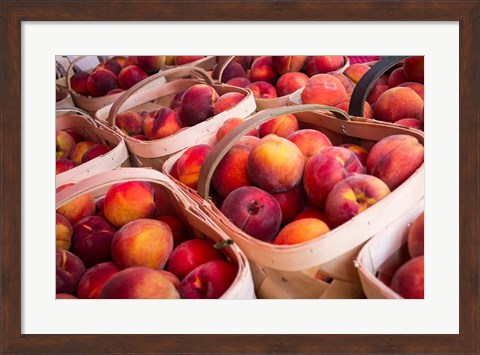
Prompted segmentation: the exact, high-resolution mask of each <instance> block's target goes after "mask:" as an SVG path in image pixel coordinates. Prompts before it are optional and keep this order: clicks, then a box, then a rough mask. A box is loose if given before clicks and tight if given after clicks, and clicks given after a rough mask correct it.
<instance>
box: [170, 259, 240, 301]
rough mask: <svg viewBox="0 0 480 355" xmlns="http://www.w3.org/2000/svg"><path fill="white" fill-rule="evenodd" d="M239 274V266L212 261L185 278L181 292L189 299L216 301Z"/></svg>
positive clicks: (181, 284)
mask: <svg viewBox="0 0 480 355" xmlns="http://www.w3.org/2000/svg"><path fill="white" fill-rule="evenodd" d="M237 273H238V266H237V265H236V264H234V263H233V262H228V261H225V260H211V261H209V262H206V263H204V264H202V265H200V266H197V267H196V268H195V269H193V270H192V271H190V273H189V274H188V275H187V276H185V277H184V279H183V280H182V282H181V283H180V287H179V292H180V295H181V297H182V298H187V299H216V298H219V297H221V296H222V295H223V294H224V293H225V292H226V291H227V290H228V289H229V288H230V286H231V285H232V283H233V281H234V280H235V278H236V276H237Z"/></svg>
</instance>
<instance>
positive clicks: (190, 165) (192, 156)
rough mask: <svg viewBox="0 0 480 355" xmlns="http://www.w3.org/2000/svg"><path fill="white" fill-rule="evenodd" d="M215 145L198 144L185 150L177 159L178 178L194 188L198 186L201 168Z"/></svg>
mask: <svg viewBox="0 0 480 355" xmlns="http://www.w3.org/2000/svg"><path fill="white" fill-rule="evenodd" d="M212 150H213V147H212V146H211V145H208V144H197V145H194V146H193V147H190V148H188V149H187V150H185V151H184V152H183V153H182V155H181V156H180V157H179V158H178V161H177V174H178V180H179V181H180V182H182V183H183V184H185V185H187V186H188V187H190V188H192V189H196V188H197V183H198V178H199V176H200V169H201V167H202V164H203V162H204V161H205V158H206V157H207V155H208V154H210V152H211V151H212Z"/></svg>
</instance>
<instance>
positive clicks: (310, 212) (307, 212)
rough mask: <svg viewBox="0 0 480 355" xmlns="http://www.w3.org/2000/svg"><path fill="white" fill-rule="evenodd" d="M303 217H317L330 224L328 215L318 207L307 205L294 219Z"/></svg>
mask: <svg viewBox="0 0 480 355" xmlns="http://www.w3.org/2000/svg"><path fill="white" fill-rule="evenodd" d="M303 218H316V219H319V220H321V221H323V222H325V223H326V224H327V225H328V226H330V222H329V221H328V218H327V215H326V214H325V211H324V210H321V209H320V208H318V207H311V206H310V207H309V206H307V207H305V208H304V209H303V210H302V211H301V212H300V213H299V214H297V215H296V216H295V218H294V219H293V220H294V221H296V220H298V219H303Z"/></svg>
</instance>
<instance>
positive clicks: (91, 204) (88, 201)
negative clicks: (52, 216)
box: [57, 184, 95, 226]
mask: <svg viewBox="0 0 480 355" xmlns="http://www.w3.org/2000/svg"><path fill="white" fill-rule="evenodd" d="M69 185H71V184H66V185H62V186H60V187H58V188H57V192H60V191H62V190H64V189H65V188H67V187H68V186H69ZM57 213H60V214H61V215H62V216H64V217H65V218H66V219H68V221H69V222H70V223H71V225H72V226H73V225H75V223H77V222H78V221H79V220H80V219H82V218H83V217H87V216H93V215H94V214H95V201H94V200H93V195H92V194H91V193H90V192H87V193H84V194H82V195H80V196H78V197H75V198H74V199H72V200H70V201H68V202H67V203H65V204H63V205H62V206H60V207H59V208H57Z"/></svg>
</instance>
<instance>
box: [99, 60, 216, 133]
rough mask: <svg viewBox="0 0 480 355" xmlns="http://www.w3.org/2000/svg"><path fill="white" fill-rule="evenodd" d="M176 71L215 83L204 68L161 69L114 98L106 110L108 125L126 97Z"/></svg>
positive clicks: (211, 83)
mask: <svg viewBox="0 0 480 355" xmlns="http://www.w3.org/2000/svg"><path fill="white" fill-rule="evenodd" d="M178 73H180V74H181V75H188V74H190V75H191V76H192V77H195V78H197V79H199V80H201V81H204V82H205V83H207V84H208V85H213V84H215V82H214V81H213V79H212V78H211V77H210V75H209V74H208V73H207V72H206V71H205V70H204V69H202V68H199V67H193V66H185V67H177V68H172V69H168V70H162V71H160V72H158V73H156V74H153V75H150V76H149V77H147V78H145V79H143V80H142V81H140V82H138V83H136V84H135V85H133V86H132V87H131V88H129V89H128V90H126V91H125V92H124V93H122V95H120V97H119V98H118V99H117V100H115V102H114V103H113V104H112V107H111V108H110V111H109V112H108V117H107V122H108V124H109V125H110V127H112V128H115V118H116V116H117V113H118V111H119V110H120V108H121V107H122V105H123V104H124V102H125V101H127V100H128V98H129V97H130V96H132V95H133V94H134V93H135V92H137V91H138V90H140V89H141V88H143V87H145V86H146V85H148V84H150V83H151V82H153V81H155V80H158V79H161V78H164V77H166V76H168V75H172V74H178Z"/></svg>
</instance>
